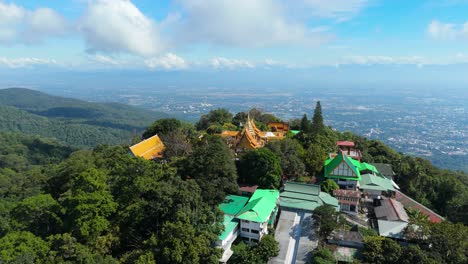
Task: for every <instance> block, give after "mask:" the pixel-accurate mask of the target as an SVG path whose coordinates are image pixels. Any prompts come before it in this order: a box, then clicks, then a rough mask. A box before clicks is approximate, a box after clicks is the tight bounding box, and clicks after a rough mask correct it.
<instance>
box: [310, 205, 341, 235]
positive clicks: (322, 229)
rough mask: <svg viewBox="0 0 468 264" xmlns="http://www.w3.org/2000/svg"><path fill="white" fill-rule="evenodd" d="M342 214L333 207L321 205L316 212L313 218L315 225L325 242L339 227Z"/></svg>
mask: <svg viewBox="0 0 468 264" xmlns="http://www.w3.org/2000/svg"><path fill="white" fill-rule="evenodd" d="M339 216H340V214H339V213H338V212H337V211H336V210H335V208H334V207H333V206H330V205H326V204H325V205H321V206H319V207H317V208H315V210H314V214H313V215H312V217H313V218H314V223H313V225H314V226H315V227H316V228H317V229H318V232H317V233H318V235H319V236H320V238H321V239H322V241H325V239H326V238H327V237H328V236H329V235H330V234H331V232H332V231H333V230H334V229H335V228H337V227H338V220H339Z"/></svg>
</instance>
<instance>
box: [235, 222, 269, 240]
mask: <svg viewBox="0 0 468 264" xmlns="http://www.w3.org/2000/svg"><path fill="white" fill-rule="evenodd" d="M252 230H255V231H257V232H252ZM266 234H268V220H267V221H265V222H264V223H256V222H251V221H246V220H241V229H240V236H241V237H245V238H250V239H255V240H260V239H261V238H262V237H263V236H264V235H266Z"/></svg>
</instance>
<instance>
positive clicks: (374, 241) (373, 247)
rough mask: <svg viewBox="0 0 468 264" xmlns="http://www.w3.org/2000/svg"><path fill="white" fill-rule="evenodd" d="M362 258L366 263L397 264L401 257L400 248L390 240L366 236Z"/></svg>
mask: <svg viewBox="0 0 468 264" xmlns="http://www.w3.org/2000/svg"><path fill="white" fill-rule="evenodd" d="M362 257H363V260H364V261H365V262H366V263H376V264H380V263H382V264H393V263H398V262H399V260H400V258H401V257H402V248H401V246H400V245H398V243H397V242H395V241H394V240H392V239H389V238H384V237H380V236H367V237H364V249H363V251H362Z"/></svg>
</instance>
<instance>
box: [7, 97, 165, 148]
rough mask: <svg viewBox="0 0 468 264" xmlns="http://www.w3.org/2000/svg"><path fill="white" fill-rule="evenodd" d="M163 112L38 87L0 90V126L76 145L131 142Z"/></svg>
mask: <svg viewBox="0 0 468 264" xmlns="http://www.w3.org/2000/svg"><path fill="white" fill-rule="evenodd" d="M162 117H167V115H166V114H164V113H159V112H153V111H148V110H143V109H139V108H135V107H131V106H128V105H124V104H117V103H89V102H85V101H81V100H76V99H69V98H62V97H57V96H50V95H47V94H45V93H41V92H38V91H33V90H28V89H21V88H11V89H3V90H0V121H1V122H0V130H1V131H16V132H23V133H27V134H33V135H41V136H45V137H53V138H56V139H58V140H59V141H61V142H64V143H67V144H69V145H72V146H77V147H94V146H96V145H98V144H115V143H117V144H118V143H128V142H130V140H131V139H132V137H133V136H134V135H135V134H139V133H141V132H142V131H143V130H144V129H145V128H146V127H147V126H148V125H149V124H151V122H152V121H154V120H155V119H159V118H162Z"/></svg>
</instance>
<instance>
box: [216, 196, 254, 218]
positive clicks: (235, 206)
mask: <svg viewBox="0 0 468 264" xmlns="http://www.w3.org/2000/svg"><path fill="white" fill-rule="evenodd" d="M248 200H249V198H248V197H244V196H238V195H228V196H226V198H224V201H223V202H222V203H221V204H220V205H219V209H220V210H221V211H223V212H224V213H225V214H228V215H236V214H237V213H239V211H240V210H241V209H242V208H243V207H244V205H245V204H246V203H247V201H248Z"/></svg>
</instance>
